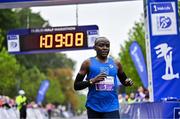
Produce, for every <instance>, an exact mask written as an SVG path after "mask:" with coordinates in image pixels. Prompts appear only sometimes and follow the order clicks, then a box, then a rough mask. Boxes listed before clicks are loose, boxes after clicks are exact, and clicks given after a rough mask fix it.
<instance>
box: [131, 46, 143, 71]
mask: <svg viewBox="0 0 180 119" xmlns="http://www.w3.org/2000/svg"><path fill="white" fill-rule="evenodd" d="M136 51H137V47H136V46H135V47H134V49H133V50H132V51H131V54H132V55H133V56H134V57H135V60H136V62H137V64H138V67H139V69H140V71H141V72H143V71H144V69H143V66H142V64H141V62H140V59H139V56H138V54H137V52H136Z"/></svg>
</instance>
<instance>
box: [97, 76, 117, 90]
mask: <svg viewBox="0 0 180 119" xmlns="http://www.w3.org/2000/svg"><path fill="white" fill-rule="evenodd" d="M95 86H96V90H98V91H112V90H113V87H114V77H112V76H107V77H106V78H105V79H104V80H103V81H100V82H98V83H95Z"/></svg>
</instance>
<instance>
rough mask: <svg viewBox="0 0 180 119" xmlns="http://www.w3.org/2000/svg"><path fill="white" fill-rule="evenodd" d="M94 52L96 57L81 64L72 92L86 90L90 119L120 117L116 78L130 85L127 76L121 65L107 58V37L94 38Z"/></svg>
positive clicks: (130, 82)
mask: <svg viewBox="0 0 180 119" xmlns="http://www.w3.org/2000/svg"><path fill="white" fill-rule="evenodd" d="M94 49H95V51H96V56H94V57H90V58H89V59H87V60H85V61H84V62H83V63H82V65H81V68H80V71H79V72H78V74H77V76H76V78H75V82H74V89H75V90H82V89H85V88H87V87H88V88H89V90H88V95H87V101H86V108H87V115H88V118H89V119H91V118H109V119H112V118H120V115H119V102H118V94H117V88H118V83H117V79H118V78H119V80H120V82H121V83H122V84H123V85H124V86H132V85H133V82H132V80H131V79H129V78H128V77H127V76H126V74H125V72H124V71H123V68H122V65H121V63H120V62H119V61H115V60H113V58H111V57H108V54H109V51H110V41H109V40H108V39H107V38H106V37H98V38H96V40H95V43H94ZM85 77H86V80H84V78H85ZM117 77H118V78H117Z"/></svg>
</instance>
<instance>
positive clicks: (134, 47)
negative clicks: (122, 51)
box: [129, 41, 148, 89]
mask: <svg viewBox="0 0 180 119" xmlns="http://www.w3.org/2000/svg"><path fill="white" fill-rule="evenodd" d="M129 50H130V54H131V58H132V60H133V62H134V65H135V67H136V70H137V72H138V74H139V76H140V79H141V81H142V83H143V86H144V87H145V88H146V89H147V88H148V77H147V70H146V64H145V60H144V56H143V53H142V50H141V47H140V46H139V44H138V43H137V42H136V41H134V42H132V44H131V46H130V48H129Z"/></svg>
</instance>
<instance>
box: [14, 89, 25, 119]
mask: <svg viewBox="0 0 180 119" xmlns="http://www.w3.org/2000/svg"><path fill="white" fill-rule="evenodd" d="M18 93H19V95H18V96H17V97H16V105H17V109H18V110H19V114H20V119H26V117H27V114H26V113H27V112H26V110H27V97H26V96H25V92H24V90H19V92H18Z"/></svg>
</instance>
